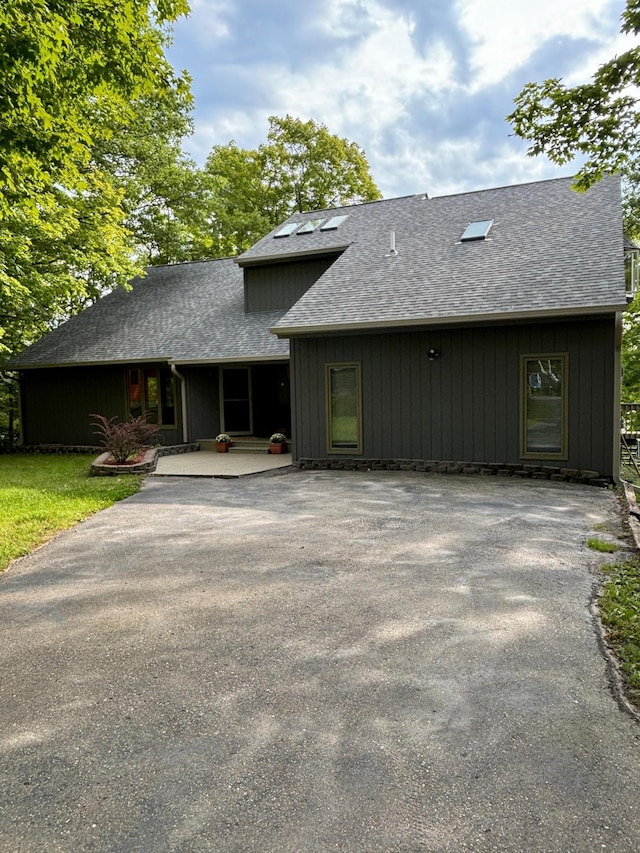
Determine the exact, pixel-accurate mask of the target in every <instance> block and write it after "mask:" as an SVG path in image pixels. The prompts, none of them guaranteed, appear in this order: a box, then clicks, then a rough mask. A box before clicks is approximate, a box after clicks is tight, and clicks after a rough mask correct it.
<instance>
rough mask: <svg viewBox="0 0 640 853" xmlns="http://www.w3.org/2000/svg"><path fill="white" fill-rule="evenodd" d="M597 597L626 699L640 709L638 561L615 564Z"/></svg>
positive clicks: (639, 579)
mask: <svg viewBox="0 0 640 853" xmlns="http://www.w3.org/2000/svg"><path fill="white" fill-rule="evenodd" d="M607 571H608V573H610V577H609V578H608V579H607V581H606V582H605V585H604V589H603V592H602V596H601V597H600V615H601V617H602V623H603V625H604V627H605V630H606V632H607V640H608V642H609V645H610V646H611V648H612V649H613V650H614V652H615V654H616V657H617V658H618V661H619V662H620V669H621V670H622V674H623V677H624V680H625V682H626V686H627V694H628V696H629V699H631V701H632V702H633V703H634V704H635V705H636V706H637V707H639V708H640V560H637V559H635V560H628V561H627V562H620V563H614V564H613V565H611V566H609V567H608V569H607Z"/></svg>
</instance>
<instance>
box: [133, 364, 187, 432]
mask: <svg viewBox="0 0 640 853" xmlns="http://www.w3.org/2000/svg"><path fill="white" fill-rule="evenodd" d="M128 392H129V414H130V415H131V416H132V417H134V418H137V417H139V416H140V415H142V414H146V415H147V420H148V422H149V423H150V424H160V425H161V426H175V425H176V404H175V393H174V379H173V376H172V375H171V371H170V370H169V369H168V368H166V367H133V368H131V369H130V370H129V372H128Z"/></svg>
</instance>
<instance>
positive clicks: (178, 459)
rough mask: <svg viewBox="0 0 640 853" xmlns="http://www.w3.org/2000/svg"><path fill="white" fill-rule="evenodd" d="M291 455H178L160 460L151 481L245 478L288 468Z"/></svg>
mask: <svg viewBox="0 0 640 853" xmlns="http://www.w3.org/2000/svg"><path fill="white" fill-rule="evenodd" d="M289 465H291V454H290V453H282V454H280V455H272V454H269V453H216V452H215V451H211V450H198V451H196V452H195V453H179V454H177V455H175V456H161V457H160V458H159V459H158V464H157V466H156V470H155V472H154V473H153V474H152V475H151V476H154V477H225V478H228V477H245V476H247V475H248V474H260V473H263V472H265V471H273V470H275V469H276V468H288V467H289Z"/></svg>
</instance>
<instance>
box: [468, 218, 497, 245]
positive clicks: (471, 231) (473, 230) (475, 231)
mask: <svg viewBox="0 0 640 853" xmlns="http://www.w3.org/2000/svg"><path fill="white" fill-rule="evenodd" d="M492 225H493V219H483V220H482V221H481V222H470V223H469V224H468V225H467V227H466V228H465V231H464V234H463V235H462V237H461V238H460V242H461V243H470V242H471V241H472V240H484V239H485V238H486V236H487V234H488V233H489V231H490V230H491V226H492Z"/></svg>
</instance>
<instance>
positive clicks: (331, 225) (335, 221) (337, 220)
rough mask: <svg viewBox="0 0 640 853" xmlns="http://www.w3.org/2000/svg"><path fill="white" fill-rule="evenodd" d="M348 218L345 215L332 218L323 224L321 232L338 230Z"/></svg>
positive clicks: (346, 214) (347, 215)
mask: <svg viewBox="0 0 640 853" xmlns="http://www.w3.org/2000/svg"><path fill="white" fill-rule="evenodd" d="M348 218H349V214H348V213H345V214H344V215H343V216H332V217H331V219H330V220H329V221H328V222H325V223H324V225H323V226H322V228H321V229H320V230H321V231H335V230H336V228H339V227H340V226H341V225H342V223H343V222H344V221H345V219H348Z"/></svg>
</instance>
